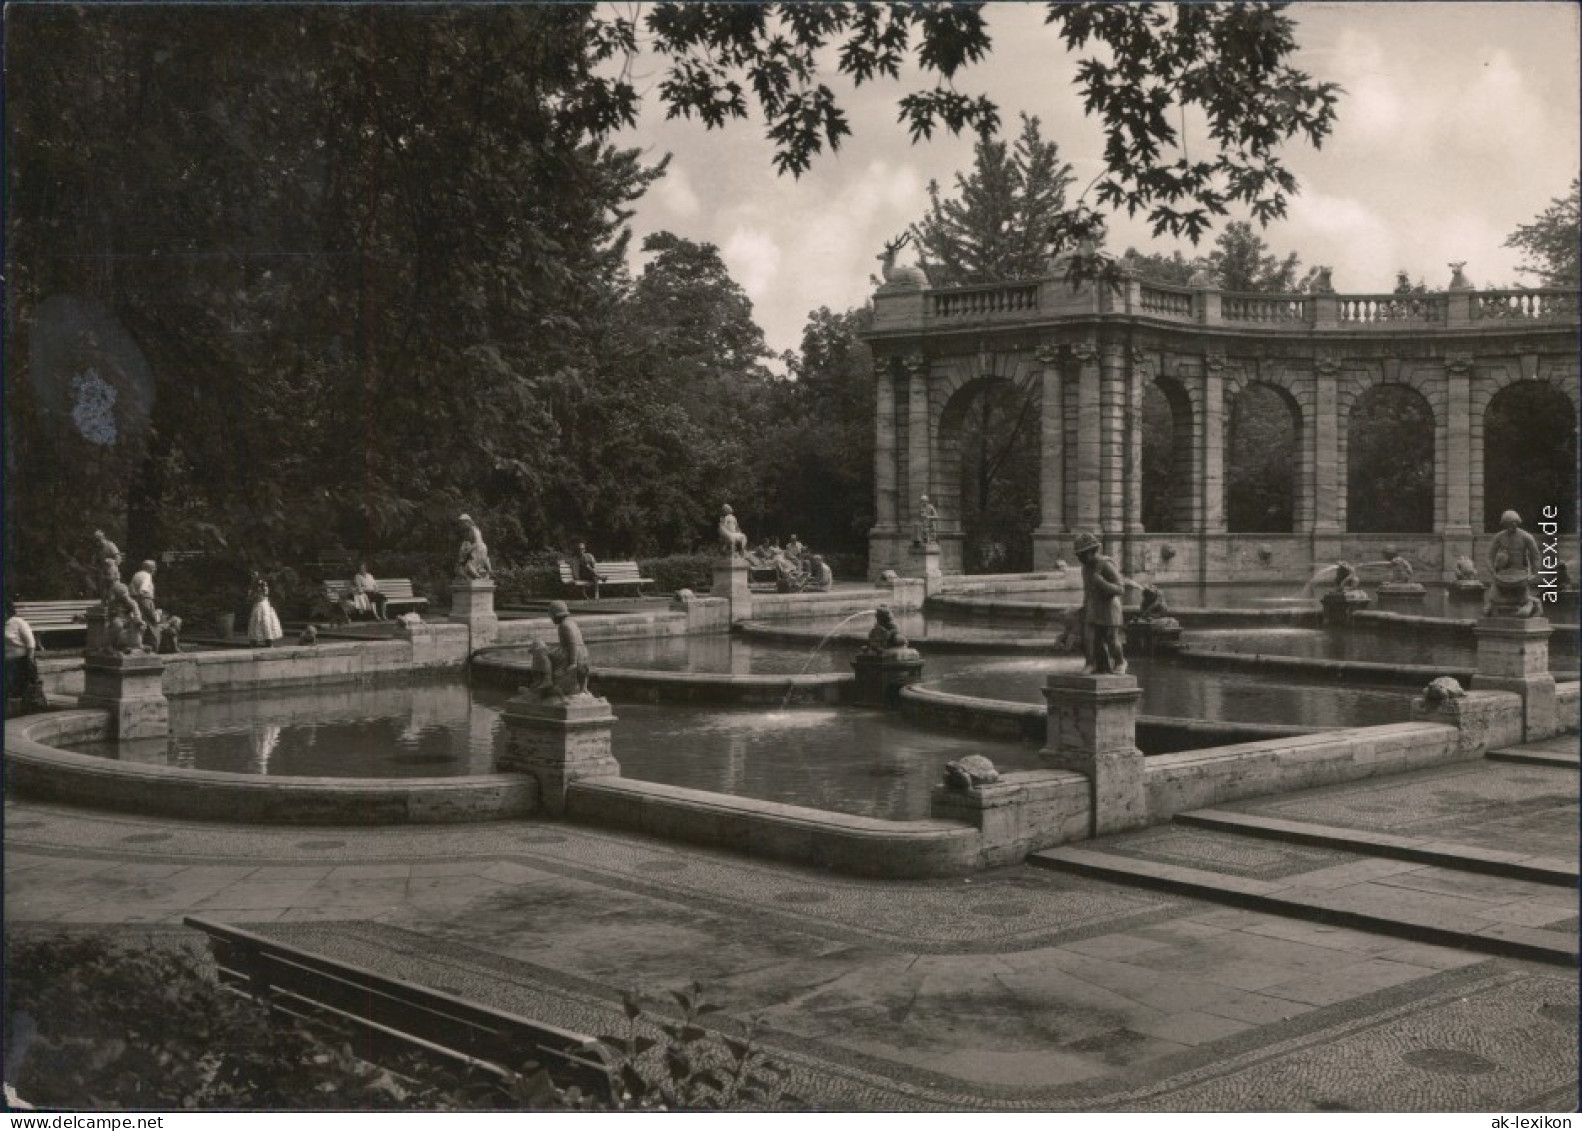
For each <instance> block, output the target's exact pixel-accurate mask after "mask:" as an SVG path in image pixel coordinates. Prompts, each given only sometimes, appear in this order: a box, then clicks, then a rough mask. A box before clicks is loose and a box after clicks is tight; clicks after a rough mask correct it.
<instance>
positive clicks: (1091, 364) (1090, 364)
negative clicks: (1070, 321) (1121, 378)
mask: <svg viewBox="0 0 1582 1131" xmlns="http://www.w3.org/2000/svg"><path fill="white" fill-rule="evenodd" d="M1071 358H1072V360H1073V361H1074V362H1075V363H1076V365H1077V438H1076V449H1077V450H1076V456H1077V459H1076V479H1077V481H1076V490H1075V492H1074V495H1075V498H1076V516H1075V521H1073V522H1072V523H1071V525H1072V526H1073V528H1075V529H1077V530H1085V531H1088V532H1090V533H1093V534H1097V533H1098V532H1099V531H1100V530H1101V529H1102V528H1103V525H1104V515H1103V511H1102V509H1101V508H1102V496H1101V494H1100V482H1101V476H1102V475H1103V466H1104V465H1103V439H1104V436H1103V429H1104V421H1103V415H1102V407H1101V399H1100V376H1099V351H1098V348H1097V347H1096V346H1095V345H1094V344H1093V343H1092V342H1078V343H1077V344H1075V345H1073V346H1072V347H1071Z"/></svg>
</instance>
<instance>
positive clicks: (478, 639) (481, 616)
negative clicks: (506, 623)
mask: <svg viewBox="0 0 1582 1131" xmlns="http://www.w3.org/2000/svg"><path fill="white" fill-rule="evenodd" d="M449 619H450V620H452V621H454V622H455V623H457V624H464V625H466V626H467V629H468V631H469V632H470V633H471V634H472V647H473V650H474V651H476V650H477V649H479V648H482V647H484V646H486V645H489V644H493V643H494V641H495V637H496V636H497V635H498V633H499V628H500V618H499V617H497V616H495V615H494V582H493V581H490V580H488V579H487V578H484V579H478V578H470V577H458V578H455V579H453V580H452V581H451V583H450V617H449Z"/></svg>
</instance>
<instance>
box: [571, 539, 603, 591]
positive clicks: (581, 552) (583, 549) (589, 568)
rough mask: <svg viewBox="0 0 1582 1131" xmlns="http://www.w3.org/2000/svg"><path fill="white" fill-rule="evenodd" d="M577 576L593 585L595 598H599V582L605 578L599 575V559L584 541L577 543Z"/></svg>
mask: <svg viewBox="0 0 1582 1131" xmlns="http://www.w3.org/2000/svg"><path fill="white" fill-rule="evenodd" d="M577 576H578V577H580V578H581V579H582V580H583V581H586V582H589V583H590V584H592V586H593V599H594V600H595V601H597V600H598V599H599V583H600V582H601V581H603V580H604V578H602V577H600V576H599V559H598V558H596V557H594V556H593V553H592V552H591V551H590V550H589V549H588V547H587V544H586V543H584V542H578V543H577Z"/></svg>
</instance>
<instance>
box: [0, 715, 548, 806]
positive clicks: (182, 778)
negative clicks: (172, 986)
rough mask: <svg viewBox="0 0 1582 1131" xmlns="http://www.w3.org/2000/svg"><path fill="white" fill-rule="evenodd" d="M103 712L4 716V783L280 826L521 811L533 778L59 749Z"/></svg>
mask: <svg viewBox="0 0 1582 1131" xmlns="http://www.w3.org/2000/svg"><path fill="white" fill-rule="evenodd" d="M108 726H109V715H108V713H107V712H104V711H62V712H57V713H53V714H47V715H35V716H31V717H28V718H23V719H17V720H14V721H12V722H8V723H7V724H6V728H5V749H6V759H5V763H6V787H7V788H8V789H14V790H16V791H17V793H18V794H19V795H20V796H24V797H28V798H31V799H35V800H39V801H55V802H62V803H65V804H71V805H89V806H94V807H96V808H104V809H115V810H121V811H127V812H134V813H139V814H144V815H148V814H153V815H164V816H170V817H181V818H185V819H192V820H208V821H228V822H242V823H259V824H283V825H383V824H445V823H451V822H465V821H490V820H499V819H501V818H506V817H522V816H527V815H528V814H530V813H533V812H536V811H537V809H538V785H537V783H536V782H535V781H534V780H533V779H532V778H529V777H525V776H522V775H518V774H478V775H473V776H470V777H450V778H390V779H374V778H315V777H290V776H275V777H269V776H262V775H248V774H228V773H219V772H214V771H208V770H191V769H186V768H184V767H180V766H155V765H144V764H140V763H130V762H122V761H117V760H115V759H111V758H99V757H95V756H93V755H89V754H77V753H73V752H72V751H69V750H60V749H58V748H56V747H55V746H54V745H53V744H54V743H57V742H88V741H96V740H100V739H103V738H105V737H106V736H107V734H108Z"/></svg>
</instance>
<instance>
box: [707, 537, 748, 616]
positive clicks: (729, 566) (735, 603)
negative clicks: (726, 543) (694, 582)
mask: <svg viewBox="0 0 1582 1131" xmlns="http://www.w3.org/2000/svg"><path fill="white" fill-rule="evenodd" d="M709 592H710V595H711V596H714V597H724V598H725V599H726V600H727V601H729V602H730V603H731V618H730V619H731V623H732V624H741V623H742V621H744V620H751V619H752V616H753V593H752V590H751V589H750V588H748V585H747V560H746V559H745V558H738V557H736V556H735V555H734V554H733V555H732V556H731V557H728V558H720V559H719V560H717V561H716V562H715V563H714V587H713V588H712V589H711V590H710V591H709Z"/></svg>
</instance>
